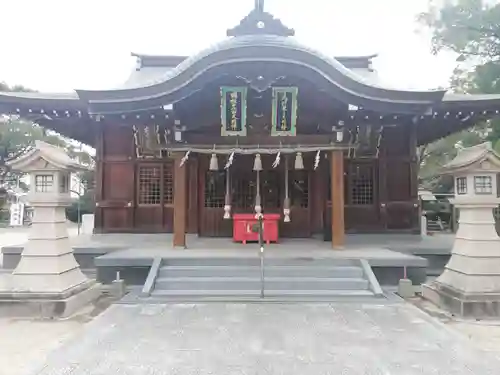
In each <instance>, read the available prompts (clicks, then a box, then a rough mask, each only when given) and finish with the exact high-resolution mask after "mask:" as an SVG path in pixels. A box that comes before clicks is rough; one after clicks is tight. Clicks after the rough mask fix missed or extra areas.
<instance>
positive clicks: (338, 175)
mask: <svg viewBox="0 0 500 375" xmlns="http://www.w3.org/2000/svg"><path fill="white" fill-rule="evenodd" d="M330 168H331V171H330V173H331V186H330V188H331V190H332V247H333V248H334V249H338V248H342V247H343V246H344V242H345V226H344V153H343V151H342V150H334V151H332V152H331V155H330Z"/></svg>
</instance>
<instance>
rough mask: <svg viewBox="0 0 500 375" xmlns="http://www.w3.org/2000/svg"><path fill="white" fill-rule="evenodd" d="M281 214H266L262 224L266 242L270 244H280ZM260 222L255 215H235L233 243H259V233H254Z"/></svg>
mask: <svg viewBox="0 0 500 375" xmlns="http://www.w3.org/2000/svg"><path fill="white" fill-rule="evenodd" d="M279 219H280V215H279V214H264V219H263V222H262V226H263V236H264V241H265V242H266V243H267V244H269V243H271V242H278V221H279ZM258 225H259V220H257V219H256V218H255V214H234V215H233V241H234V242H242V243H243V244H246V243H247V242H250V241H259V232H258V231H254V230H253V228H254V226H257V227H258Z"/></svg>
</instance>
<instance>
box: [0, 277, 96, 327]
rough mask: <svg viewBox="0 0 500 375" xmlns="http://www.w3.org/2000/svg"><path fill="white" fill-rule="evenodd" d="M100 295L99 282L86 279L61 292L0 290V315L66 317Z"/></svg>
mask: <svg viewBox="0 0 500 375" xmlns="http://www.w3.org/2000/svg"><path fill="white" fill-rule="evenodd" d="M100 295H101V284H98V283H96V282H95V281H88V282H85V283H83V284H81V285H78V286H76V287H74V288H72V289H70V290H67V291H65V292H64V293H61V294H53V293H51V294H46V293H34V292H18V291H16V292H12V291H5V290H0V316H1V315H7V316H16V317H31V318H45V319H47V318H66V317H68V316H71V315H73V314H74V313H76V312H77V311H78V310H80V309H81V308H83V307H84V306H86V305H88V304H90V303H92V302H94V301H95V300H96V299H97V298H99V297H100Z"/></svg>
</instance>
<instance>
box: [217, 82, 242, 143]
mask: <svg viewBox="0 0 500 375" xmlns="http://www.w3.org/2000/svg"><path fill="white" fill-rule="evenodd" d="M220 96H221V104H220V108H221V122H222V128H221V135H222V136H234V135H240V136H246V135H247V88H246V87H228V86H223V87H221V88H220Z"/></svg>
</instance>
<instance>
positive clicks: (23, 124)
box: [0, 82, 94, 191]
mask: <svg viewBox="0 0 500 375" xmlns="http://www.w3.org/2000/svg"><path fill="white" fill-rule="evenodd" d="M0 91H22V92H28V91H33V90H29V89H27V88H25V87H23V86H12V87H10V86H8V85H7V84H5V83H2V82H0ZM36 140H43V141H45V142H47V143H50V144H53V145H56V146H58V147H61V148H64V149H65V150H66V152H68V154H69V155H70V156H71V157H72V158H74V159H75V160H78V161H79V162H80V163H82V164H84V165H86V166H88V167H90V168H91V169H93V167H94V160H93V157H92V155H91V153H90V152H89V148H88V147H85V146H84V145H81V144H80V143H78V142H75V141H73V140H70V139H67V138H65V137H63V136H61V135H60V134H58V133H56V132H54V131H51V130H49V129H46V128H44V127H42V126H39V125H38V124H35V123H33V122H31V121H29V120H26V119H23V118H21V117H19V116H6V115H3V116H2V115H0V187H4V188H12V187H13V186H18V185H19V180H20V178H21V177H22V175H21V174H20V173H19V172H16V171H12V170H10V169H9V168H8V166H7V165H6V161H7V160H9V159H14V158H16V157H18V156H20V155H22V154H23V153H25V152H26V151H27V150H29V148H30V147H32V146H33V145H34V143H35V141H36ZM79 180H80V181H82V184H81V185H82V186H83V188H82V189H78V190H79V191H85V190H86V189H87V187H91V186H92V185H93V182H92V180H93V171H89V172H82V173H81V176H79ZM89 181H90V184H89ZM22 185H23V184H22V183H21V187H23V186H22Z"/></svg>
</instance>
